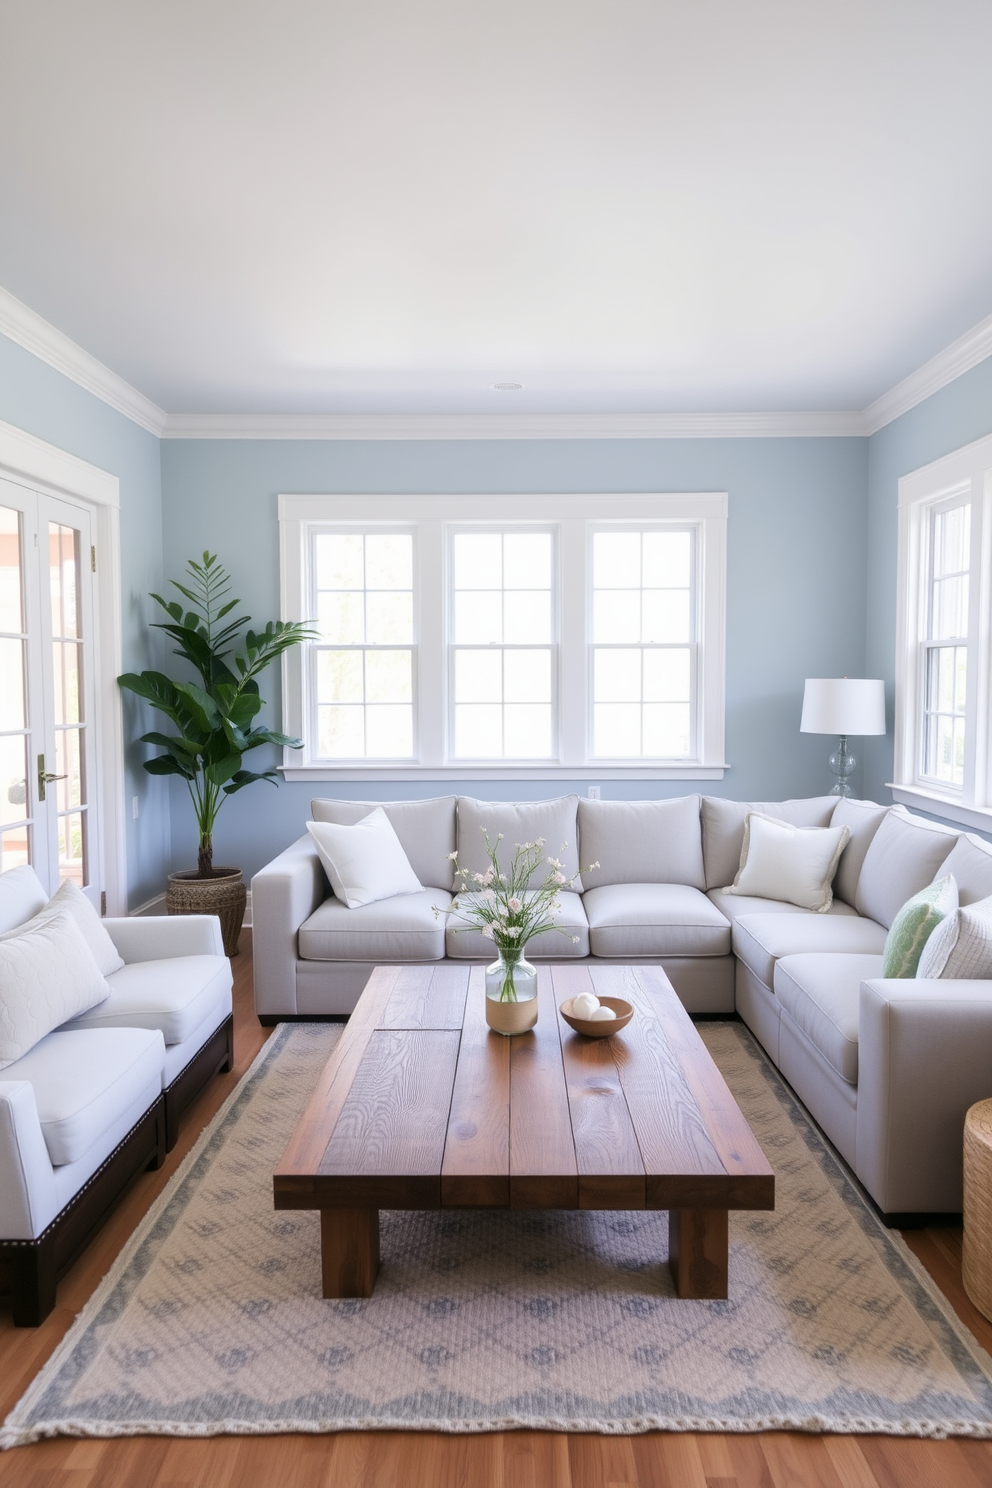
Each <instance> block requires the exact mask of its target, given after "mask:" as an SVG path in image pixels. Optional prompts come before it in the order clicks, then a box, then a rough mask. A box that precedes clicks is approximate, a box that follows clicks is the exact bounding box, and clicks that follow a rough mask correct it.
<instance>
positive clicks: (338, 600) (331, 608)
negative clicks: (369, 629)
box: [317, 591, 365, 646]
mask: <svg viewBox="0 0 992 1488" xmlns="http://www.w3.org/2000/svg"><path fill="white" fill-rule="evenodd" d="M317 619H318V620H319V622H320V633H321V637H322V639H323V640H325V641H330V642H331V643H332V645H338V646H360V645H361V644H362V642H363V641H364V639H365V596H364V595H363V594H362V593H361V592H360V591H359V592H358V593H347V592H345V591H338V592H337V593H333V594H332V593H327V594H318V596H317Z"/></svg>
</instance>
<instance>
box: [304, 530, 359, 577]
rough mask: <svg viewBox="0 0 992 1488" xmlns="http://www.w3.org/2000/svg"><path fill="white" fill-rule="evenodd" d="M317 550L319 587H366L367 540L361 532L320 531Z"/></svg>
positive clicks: (316, 565)
mask: <svg viewBox="0 0 992 1488" xmlns="http://www.w3.org/2000/svg"><path fill="white" fill-rule="evenodd" d="M314 549H315V553H316V563H315V567H316V573H317V588H318V589H363V588H364V587H365V558H364V553H365V540H364V538H363V537H362V535H361V534H360V533H355V534H350V533H345V532H324V533H318V534H317V536H316V537H315V538H314Z"/></svg>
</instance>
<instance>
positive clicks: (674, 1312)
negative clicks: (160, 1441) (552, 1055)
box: [0, 1023, 992, 1447]
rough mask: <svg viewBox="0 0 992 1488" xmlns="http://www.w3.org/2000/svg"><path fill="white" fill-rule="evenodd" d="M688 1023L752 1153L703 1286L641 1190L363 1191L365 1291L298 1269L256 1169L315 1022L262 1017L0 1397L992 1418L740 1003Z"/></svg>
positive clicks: (197, 1422)
mask: <svg viewBox="0 0 992 1488" xmlns="http://www.w3.org/2000/svg"><path fill="white" fill-rule="evenodd" d="M702 1033H703V1036H704V1038H705V1039H706V1042H707V1044H708V1045H709V1047H710V1049H711V1051H712V1053H713V1055H714V1058H715V1059H716V1061H717V1063H718V1064H719V1066H720V1068H721V1069H722V1071H723V1073H724V1076H725V1078H726V1079H727V1081H728V1084H729V1085H730V1087H731V1089H732V1090H733V1091H734V1094H735V1095H736V1097H737V1099H738V1101H739V1102H740V1104H741V1106H742V1108H743V1110H744V1113H745V1115H746V1116H747V1118H748V1120H749V1121H750V1123H751V1126H752V1127H753V1129H754V1131H755V1133H756V1135H757V1137H758V1139H759V1140H760V1142H761V1144H762V1146H763V1147H764V1149H765V1152H766V1153H767V1154H768V1157H769V1159H770V1160H771V1162H772V1165H773V1167H774V1168H775V1170H776V1173H777V1175H778V1188H777V1200H778V1207H777V1209H776V1211H775V1213H774V1214H757V1213H755V1214H737V1215H731V1256H730V1300H729V1301H727V1302H683V1301H679V1300H678V1299H677V1298H676V1297H675V1296H674V1295H673V1291H672V1285H671V1280H670V1277H669V1273H668V1269H667V1266H666V1265H665V1257H666V1254H667V1244H668V1223H667V1215H666V1214H664V1213H644V1212H640V1213H624V1214H620V1213H559V1212H541V1213H509V1212H507V1213H478V1212H470V1211H460V1212H455V1213H448V1214H442V1213H430V1214H407V1213H389V1214H384V1215H383V1222H382V1270H381V1272H380V1275H379V1280H378V1283H377V1286H376V1290H375V1295H374V1296H373V1297H372V1298H371V1299H369V1300H368V1301H348V1302H325V1301H323V1300H321V1298H320V1297H319V1295H318V1289H319V1245H318V1222H317V1217H316V1215H314V1214H309V1213H292V1212H290V1213H286V1212H281V1213H277V1212H276V1211H275V1210H274V1209H273V1208H272V1198H271V1193H272V1188H271V1177H270V1175H271V1172H272V1170H273V1168H274V1167H275V1164H276V1162H277V1160H278V1158H279V1156H280V1155H281V1153H282V1151H283V1148H284V1146H285V1144H286V1142H287V1140H288V1138H289V1135H290V1133H291V1131H292V1128H293V1126H294V1124H295V1122H296V1120H297V1117H298V1115H299V1112H300V1111H301V1109H302V1107H303V1105H304V1103H305V1101H306V1099H307V1097H308V1095H309V1093H310V1091H311V1090H312V1088H313V1086H314V1084H315V1083H316V1080H317V1076H318V1074H319V1072H320V1070H321V1068H322V1066H323V1064H324V1062H325V1061H326V1059H327V1057H328V1054H329V1052H330V1049H331V1048H332V1046H333V1043H334V1041H335V1039H336V1038H338V1037H339V1036H340V1030H339V1029H338V1028H335V1027H333V1026H328V1025H309V1026H308V1025H300V1024H297V1025H283V1026H282V1027H280V1028H279V1029H278V1030H277V1032H276V1033H275V1035H274V1036H273V1037H272V1038H271V1039H270V1040H269V1042H268V1044H267V1045H266V1046H265V1049H264V1050H263V1052H262V1053H261V1055H260V1056H259V1058H258V1059H257V1060H256V1062H255V1064H254V1066H253V1067H252V1069H251V1070H250V1071H249V1073H248V1075H247V1076H246V1077H245V1079H244V1080H243V1081H242V1082H241V1084H240V1085H239V1086H238V1088H237V1090H236V1091H235V1092H234V1093H233V1095H232V1096H231V1098H230V1100H229V1101H228V1103H227V1105H226V1106H225V1107H224V1109H223V1110H222V1111H221V1112H220V1113H219V1115H218V1116H217V1118H216V1119H215V1120H214V1122H213V1123H212V1125H211V1126H210V1127H209V1128H208V1129H207V1131H206V1132H205V1133H204V1134H203V1137H202V1138H201V1139H200V1141H199V1143H198V1144H197V1146H196V1148H195V1149H194V1150H193V1152H192V1153H191V1154H190V1156H189V1158H188V1159H187V1161H186V1162H185V1164H184V1165H183V1167H182V1169H181V1170H180V1171H179V1172H178V1173H177V1174H176V1176H175V1178H174V1179H173V1181H172V1182H171V1184H170V1185H169V1187H168V1189H167V1190H166V1191H165V1193H164V1194H163V1195H162V1197H161V1199H160V1200H159V1202H158V1203H157V1204H156V1205H155V1206H154V1208H153V1209H152V1210H151V1211H150V1212H149V1214H148V1216H147V1217H146V1219H145V1220H144V1222H143V1223H142V1224H141V1225H140V1226H139V1228H138V1230H137V1231H136V1232H135V1234H134V1236H133V1237H132V1239H131V1240H130V1242H129V1244H128V1246H127V1247H126V1249H125V1250H124V1251H123V1253H122V1254H121V1256H120V1258H119V1259H118V1261H117V1263H116V1264H115V1266H114V1268H113V1270H112V1271H111V1273H110V1275H109V1276H107V1278H106V1279H105V1281H104V1282H103V1283H102V1285H101V1286H100V1288H99V1290H98V1291H97V1292H96V1294H95V1295H94V1297H93V1299H92V1300H91V1301H90V1303H89V1304H88V1306H87V1307H86V1308H85V1310H84V1311H83V1312H82V1313H81V1315H80V1317H79V1318H78V1319H77V1321H76V1323H75V1325H74V1326H73V1328H72V1329H71V1330H70V1332H69V1333H68V1335H67V1336H66V1338H65V1340H64V1342H63V1343H62V1345H61V1346H60V1348H59V1349H58V1351H57V1352H56V1354H55V1355H54V1356H53V1358H52V1359H51V1360H50V1361H49V1363H48V1364H47V1365H46V1367H45V1368H44V1369H43V1370H42V1372H41V1374H40V1375H39V1376H38V1378H37V1379H36V1380H35V1382H34V1384H33V1385H32V1386H31V1388H30V1389H29V1390H28V1392H27V1394H26V1395H25V1396H24V1398H23V1399H22V1400H21V1401H20V1403H19V1404H18V1406H17V1407H16V1408H15V1410H14V1411H13V1412H12V1413H11V1415H10V1416H9V1418H8V1419H7V1421H6V1423H5V1425H4V1427H3V1428H2V1434H0V1445H3V1446H5V1447H10V1446H13V1445H16V1444H18V1443H22V1442H28V1441H33V1440H36V1439H38V1438H39V1437H44V1436H50V1435H55V1434H59V1433H63V1434H78V1435H84V1436H125V1435H133V1434H138V1433H162V1434H167V1435H176V1436H207V1435H214V1434H217V1433H221V1432H241V1433H250V1432H284V1431H311V1432H315V1431H333V1430H337V1429H341V1428H372V1429H375V1428H386V1427H400V1428H406V1429H410V1428H422V1429H424V1430H427V1429H432V1430H441V1431H455V1432H467V1431H490V1430H497V1429H505V1428H510V1427H544V1428H549V1429H555V1430H564V1431H597V1432H609V1433H631V1432H640V1431H648V1430H651V1429H653V1428H661V1429H665V1430H695V1431H699V1430H702V1431H706V1430H719V1431H758V1430H764V1429H770V1428H782V1427H784V1428H790V1427H791V1428H799V1429H802V1430H809V1431H836V1432H885V1433H890V1434H896V1435H907V1436H917V1435H920V1436H946V1435H968V1436H982V1437H986V1436H990V1435H992V1385H990V1370H992V1361H990V1359H989V1357H988V1356H987V1355H986V1354H984V1353H983V1352H982V1350H981V1349H979V1348H978V1346H977V1345H976V1344H975V1343H974V1341H973V1340H972V1339H971V1338H970V1336H969V1335H968V1334H967V1332H966V1331H965V1329H964V1328H963V1327H962V1325H961V1324H960V1323H959V1322H958V1321H957V1320H956V1319H955V1317H954V1315H953V1313H952V1312H951V1309H950V1307H949V1305H948V1304H947V1303H945V1302H944V1301H943V1300H942V1298H941V1297H940V1296H939V1294H938V1293H937V1292H936V1291H935V1290H934V1288H933V1287H932V1286H931V1284H930V1283H929V1281H928V1280H927V1278H926V1277H925V1275H924V1274H923V1273H922V1271H921V1269H920V1268H919V1267H918V1266H917V1264H916V1262H915V1261H914V1259H913V1257H912V1256H911V1255H910V1253H909V1251H908V1250H907V1249H906V1247H905V1246H904V1245H903V1243H902V1241H901V1240H900V1239H899V1237H898V1236H897V1235H893V1234H891V1233H890V1232H889V1231H887V1230H885V1229H884V1228H883V1226H882V1225H881V1224H879V1222H878V1221H877V1219H876V1218H875V1216H874V1214H873V1212H872V1211H871V1209H870V1208H869V1206H868V1205H867V1203H866V1202H865V1201H864V1200H863V1199H862V1198H861V1196H860V1194H859V1192H858V1190H857V1187H856V1185H855V1184H854V1183H853V1181H852V1180H851V1178H850V1176H849V1174H848V1172H847V1170H846V1168H845V1167H844V1166H843V1164H842V1163H841V1162H840V1161H839V1159H838V1158H837V1157H836V1156H835V1154H834V1153H833V1152H832V1151H831V1149H830V1148H829V1147H827V1146H826V1144H825V1143H824V1141H823V1139H822V1137H821V1136H820V1135H819V1133H818V1132H817V1130H816V1129H815V1128H814V1126H813V1125H812V1123H811V1122H810V1121H809V1119H808V1118H807V1117H806V1115H805V1113H804V1112H803V1109H802V1107H801V1106H799V1105H798V1103H797V1102H796V1100H795V1098H794V1097H793V1096H792V1094H791V1093H790V1092H789V1090H788V1089H787V1088H786V1086H785V1085H784V1084H783V1082H782V1081H781V1080H780V1078H779V1077H778V1075H777V1074H776V1072H775V1070H774V1069H773V1068H772V1067H771V1066H770V1065H769V1064H768V1063H767V1061H766V1060H765V1059H764V1057H763V1055H762V1053H761V1051H760V1050H759V1049H758V1047H757V1045H756V1044H755V1043H754V1042H753V1040H752V1039H751V1038H750V1036H749V1035H748V1034H747V1032H746V1031H745V1030H744V1029H743V1027H742V1026H740V1025H738V1024H733V1023H727V1024H709V1025H703V1027H702Z"/></svg>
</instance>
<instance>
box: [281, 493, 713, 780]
mask: <svg viewBox="0 0 992 1488" xmlns="http://www.w3.org/2000/svg"><path fill="white" fill-rule="evenodd" d="M726 505H727V498H726V496H725V495H723V494H720V493H715V494H708V493H704V494H690V495H684V496H683V495H669V494H667V493H666V494H645V495H641V494H636V495H634V494H611V495H609V496H590V495H574V496H500V497H498V498H484V497H459V498H455V497H442V496H326V497H323V496H282V497H280V534H281V562H282V613H283V615H284V616H286V617H293V618H297V619H299V618H302V619H305V620H309V621H310V622H311V623H312V624H313V625H314V626H315V627H316V629H317V631H318V636H317V638H316V639H315V640H313V641H312V642H310V643H309V644H307V645H306V646H304V647H301V648H299V649H298V650H296V651H293V652H290V653H288V655H287V656H286V658H285V660H284V672H283V676H284V710H283V718H284V725H285V727H286V730H287V732H289V733H291V734H299V735H300V736H302V738H303V739H304V741H305V747H304V749H303V750H302V751H299V752H297V751H291V750H287V751H286V755H285V759H284V764H283V768H284V770H285V771H286V772H287V774H289V775H295V776H298V777H300V778H309V779H314V780H319V779H325V778H336V779H339V780H341V779H354V780H361V779H368V778H369V777H371V776H376V777H378V778H380V779H383V778H385V779H398V780H399V779H416V778H417V777H418V776H422V775H425V774H427V775H429V777H430V778H435V779H438V778H440V779H444V778H450V779H456V778H462V779H465V778H468V779H487V778H489V779H493V778H496V779H498V778H504V779H506V778H513V777H514V776H519V775H526V776H529V777H530V778H536V779H541V778H547V779H553V778H555V777H558V778H571V779H576V778H579V779H581V778H583V777H589V778H592V779H595V778H603V779H610V778H623V777H625V776H628V777H633V778H638V777H640V778H652V779H665V778H671V779H716V778H719V777H720V776H722V774H723V770H724V768H725V766H724V761H723V658H724V634H723V632H724V589H725V562H726V558H725V536H726Z"/></svg>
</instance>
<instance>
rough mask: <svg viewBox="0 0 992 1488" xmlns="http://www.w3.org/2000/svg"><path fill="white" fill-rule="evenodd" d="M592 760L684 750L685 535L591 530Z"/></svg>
mask: <svg viewBox="0 0 992 1488" xmlns="http://www.w3.org/2000/svg"><path fill="white" fill-rule="evenodd" d="M591 568H592V575H591V577H592V585H591V590H592V592H591V599H592V645H591V647H590V661H591V666H592V689H591V691H592V754H593V756H594V758H597V759H602V758H606V759H642V758H647V759H686V758H688V757H690V756H691V755H692V752H693V733H694V729H693V700H694V693H695V688H694V686H693V681H694V675H695V640H696V616H695V582H694V575H695V564H694V530H693V529H692V528H691V527H687V528H674V529H672V528H661V529H658V528H642V529H640V530H633V531H616V530H613V529H610V530H601V531H595V530H594V531H593V533H592V565H591Z"/></svg>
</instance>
